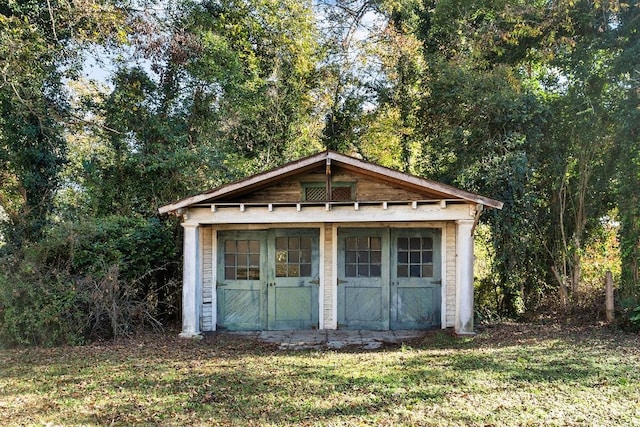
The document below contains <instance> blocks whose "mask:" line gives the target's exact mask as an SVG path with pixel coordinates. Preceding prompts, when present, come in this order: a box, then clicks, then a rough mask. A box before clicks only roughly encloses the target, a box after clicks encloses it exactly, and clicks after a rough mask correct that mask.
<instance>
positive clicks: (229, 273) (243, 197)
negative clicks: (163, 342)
mask: <svg viewBox="0 0 640 427" xmlns="http://www.w3.org/2000/svg"><path fill="white" fill-rule="evenodd" d="M502 205H503V204H502V202H499V201H497V200H493V199H490V198H487V197H483V196H480V195H477V194H474V193H470V192H467V191H463V190H460V189H458V188H455V187H452V186H449V185H445V184H441V183H437V182H434V181H430V180H427V179H424V178H419V177H417V176H413V175H409V174H406V173H402V172H398V171H395V170H392V169H388V168H385V167H382V166H379V165H375V164H372V163H369V162H366V161H363V160H360V159H357V158H354V157H350V156H346V155H343V154H339V153H336V152H333V151H325V152H321V153H318V154H316V155H313V156H310V157H307V158H304V159H301V160H297V161H294V162H291V163H288V164H285V165H284V166H280V167H278V168H275V169H272V170H270V171H267V172H264V173H260V174H257V175H253V176H250V177H248V178H246V179H243V180H240V181H237V182H233V183H230V184H227V185H223V186H221V187H218V188H215V189H213V190H209V191H206V192H204V193H202V194H199V195H196V196H193V197H189V198H186V199H183V200H181V201H178V202H176V203H174V204H170V205H167V206H164V207H162V208H160V210H159V211H160V213H174V214H176V215H181V216H182V218H183V223H182V225H183V227H184V273H183V274H184V276H183V298H182V309H183V317H182V333H181V336H182V337H192V336H196V335H199V334H200V333H201V332H207V331H215V330H283V329H317V328H319V329H338V328H344V329H372V330H388V329H427V328H449V327H453V328H454V329H455V332H456V333H458V334H471V333H473V330H474V329H473V313H474V298H473V262H474V256H473V231H474V228H475V225H476V224H477V222H478V219H479V216H480V214H481V213H482V211H483V209H485V208H497V209H501V208H502Z"/></svg>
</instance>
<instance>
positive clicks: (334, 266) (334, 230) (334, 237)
mask: <svg viewBox="0 0 640 427" xmlns="http://www.w3.org/2000/svg"><path fill="white" fill-rule="evenodd" d="M331 245H332V247H331V252H332V259H331V273H332V275H331V278H330V282H329V285H330V286H331V287H332V288H333V292H332V294H331V297H332V301H331V312H332V313H331V325H329V326H328V327H327V329H338V226H337V225H336V224H333V225H332V227H331Z"/></svg>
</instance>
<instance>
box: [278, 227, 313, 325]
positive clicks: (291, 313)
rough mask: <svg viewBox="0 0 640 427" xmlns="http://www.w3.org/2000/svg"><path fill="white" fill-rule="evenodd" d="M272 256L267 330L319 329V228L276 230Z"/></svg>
mask: <svg viewBox="0 0 640 427" xmlns="http://www.w3.org/2000/svg"><path fill="white" fill-rule="evenodd" d="M269 257H270V258H271V259H270V266H269V270H270V279H269V284H268V287H269V288H268V297H267V305H268V315H267V319H268V329H270V330H283V329H311V328H317V327H318V285H319V283H320V282H319V275H318V259H319V252H318V231H317V230H274V231H273V232H272V233H270V238H269ZM272 267H273V268H272Z"/></svg>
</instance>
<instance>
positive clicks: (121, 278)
mask: <svg viewBox="0 0 640 427" xmlns="http://www.w3.org/2000/svg"><path fill="white" fill-rule="evenodd" d="M178 237H179V236H176V235H175V232H174V229H173V228H172V227H171V224H165V223H162V222H160V221H159V220H157V219H155V218H153V219H142V218H128V217H120V216H114V217H109V218H101V219H94V220H85V221H76V222H72V223H63V224H59V225H56V226H54V227H52V228H50V229H49V230H47V232H46V233H45V237H44V239H43V240H42V241H40V242H37V243H31V244H29V245H25V246H24V247H23V248H22V249H20V250H19V251H17V252H14V253H12V254H10V255H5V256H4V258H3V259H0V263H1V264H2V267H3V268H2V274H0V338H2V342H3V343H5V344H8V345H12V344H34V345H58V344H77V343H80V342H83V341H86V340H90V339H96V338H112V337H118V336H122V335H128V334H131V333H133V332H135V331H137V330H140V329H141V328H143V327H145V326H149V325H151V326H153V327H158V326H160V325H161V319H166V318H167V317H168V316H170V315H171V314H175V313H177V312H178V307H177V302H178V301H179V290H180V281H179V280H176V279H175V278H176V277H179V276H180V274H179V273H180V271H179V265H180V264H179V263H178V257H179V256H180V253H179V252H178V250H177V248H179V247H180V246H179V245H176V244H175V241H176V239H177V238H178Z"/></svg>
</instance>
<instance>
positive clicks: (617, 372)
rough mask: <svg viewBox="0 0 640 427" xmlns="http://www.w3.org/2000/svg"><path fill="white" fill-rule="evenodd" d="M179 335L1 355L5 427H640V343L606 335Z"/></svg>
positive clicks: (590, 331) (562, 329) (565, 331)
mask: <svg viewBox="0 0 640 427" xmlns="http://www.w3.org/2000/svg"><path fill="white" fill-rule="evenodd" d="M176 335H177V334H176V333H173V332H170V333H167V334H155V335H146V336H141V337H137V338H135V339H129V340H124V341H119V342H108V343H95V344H92V345H88V346H84V347H66V348H53V349H18V350H3V351H0V425H47V424H48V425H105V424H110V425H132V424H138V425H482V426H485V425H640V386H639V384H640V371H639V370H638V366H640V350H639V347H640V346H639V344H640V340H639V339H638V336H634V335H629V334H624V333H620V332H618V331H615V330H611V329H607V328H605V327H602V326H598V325H594V326H567V325H560V324H551V325H541V324H501V325H496V326H494V327H490V328H485V329H483V330H481V331H480V333H479V334H478V335H477V336H475V337H472V338H458V337H453V336H452V335H451V334H448V333H446V332H438V333H434V334H429V335H427V336H425V337H423V338H420V339H417V340H413V341H410V342H405V343H403V344H400V345H387V346H385V347H383V348H381V349H379V350H375V351H365V350H362V349H353V348H351V349H346V350H344V351H342V350H339V351H282V350H278V349H277V345H270V344H264V343H261V342H259V341H254V340H251V339H246V338H243V337H238V336H231V335H223V334H218V335H215V336H212V337H208V338H207V339H205V340H202V341H185V340H180V339H178V338H177V336H176Z"/></svg>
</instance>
